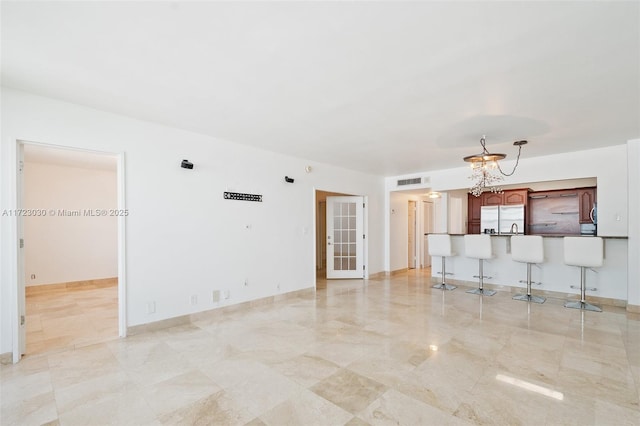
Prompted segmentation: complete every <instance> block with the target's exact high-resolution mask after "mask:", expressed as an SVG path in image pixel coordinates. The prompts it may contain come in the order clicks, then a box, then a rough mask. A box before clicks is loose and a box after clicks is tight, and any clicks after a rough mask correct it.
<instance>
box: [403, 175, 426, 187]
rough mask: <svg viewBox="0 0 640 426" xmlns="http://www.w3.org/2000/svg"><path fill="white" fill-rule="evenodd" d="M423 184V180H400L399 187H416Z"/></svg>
mask: <svg viewBox="0 0 640 426" xmlns="http://www.w3.org/2000/svg"><path fill="white" fill-rule="evenodd" d="M419 183H422V178H419V177H417V178H411V179H398V186H404V185H416V184H419Z"/></svg>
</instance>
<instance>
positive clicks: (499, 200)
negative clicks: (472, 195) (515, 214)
mask: <svg viewBox="0 0 640 426" xmlns="http://www.w3.org/2000/svg"><path fill="white" fill-rule="evenodd" d="M480 198H482V205H483V206H500V205H502V204H503V199H504V193H502V192H485V193H483V194H482V195H481V196H480Z"/></svg>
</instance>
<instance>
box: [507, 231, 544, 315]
mask: <svg viewBox="0 0 640 426" xmlns="http://www.w3.org/2000/svg"><path fill="white" fill-rule="evenodd" d="M511 259H513V260H514V261H516V262H522V263H526V264H527V280H526V281H522V280H521V281H520V282H521V283H526V284H527V294H516V295H515V296H513V297H512V299H514V300H523V301H525V302H534V303H544V301H545V300H547V299H546V298H544V297H541V296H533V295H532V294H531V284H532V282H533V281H531V265H533V264H535V263H542V262H543V261H544V246H543V242H542V237H541V236H540V235H514V236H512V237H511ZM536 284H540V283H536Z"/></svg>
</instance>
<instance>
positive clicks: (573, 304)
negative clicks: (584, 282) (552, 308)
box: [564, 301, 602, 312]
mask: <svg viewBox="0 0 640 426" xmlns="http://www.w3.org/2000/svg"><path fill="white" fill-rule="evenodd" d="M564 307H565V308H571V309H584V310H585V311H593V312H602V309H600V308H599V307H597V306H596V305H592V304H591V303H587V302H580V301H577V302H566V303H565V304H564Z"/></svg>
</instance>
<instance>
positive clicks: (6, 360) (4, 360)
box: [0, 352, 13, 365]
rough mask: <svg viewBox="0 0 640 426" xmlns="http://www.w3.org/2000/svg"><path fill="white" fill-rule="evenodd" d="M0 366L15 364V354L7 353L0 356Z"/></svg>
mask: <svg viewBox="0 0 640 426" xmlns="http://www.w3.org/2000/svg"><path fill="white" fill-rule="evenodd" d="M0 364H3V365H7V364H13V353H11V352H5V353H3V354H0Z"/></svg>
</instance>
